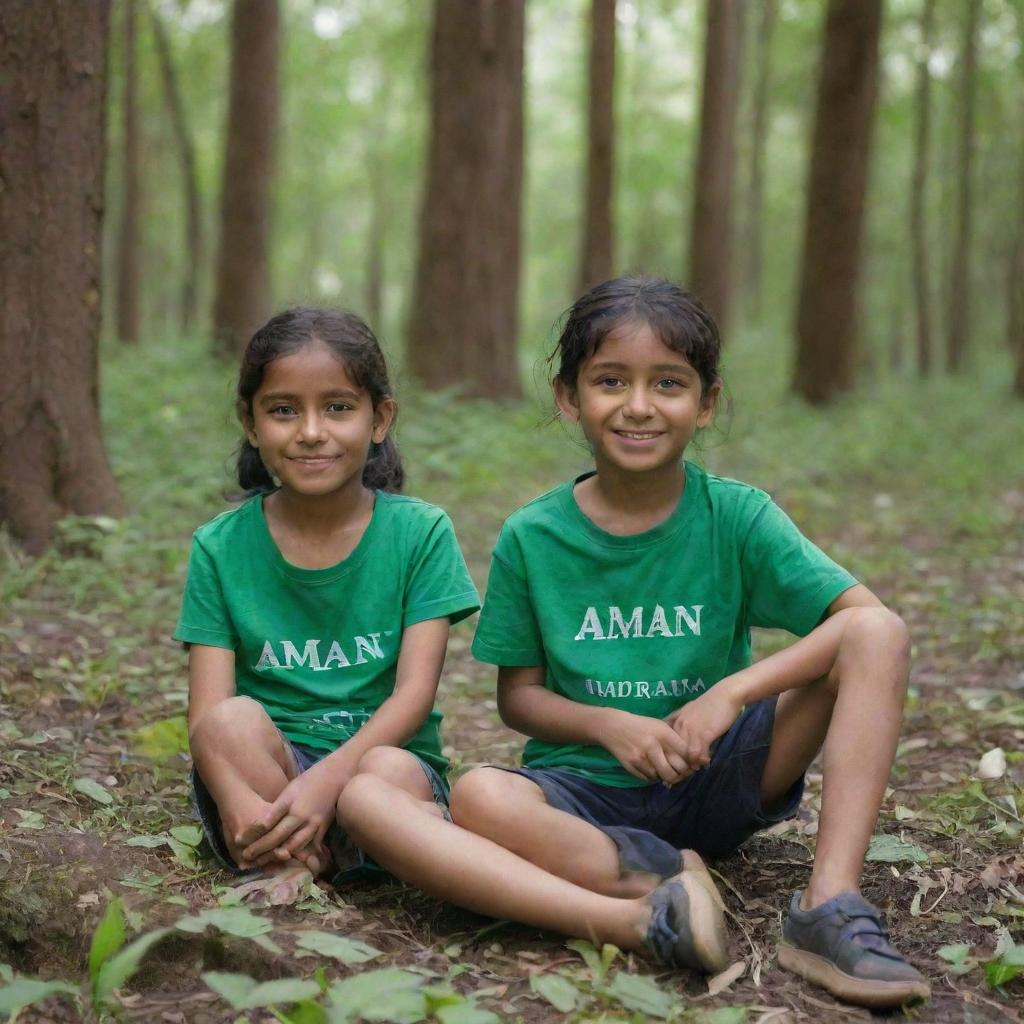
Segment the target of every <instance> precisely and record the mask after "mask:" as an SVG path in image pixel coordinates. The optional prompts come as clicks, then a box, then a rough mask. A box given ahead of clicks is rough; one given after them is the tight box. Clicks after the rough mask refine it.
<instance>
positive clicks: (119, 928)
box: [89, 896, 126, 984]
mask: <svg viewBox="0 0 1024 1024" xmlns="http://www.w3.org/2000/svg"><path fill="white" fill-rule="evenodd" d="M125 937H126V932H125V924H124V907H123V906H122V904H121V900H120V898H119V897H116V896H115V897H114V899H112V900H111V901H110V902H109V903H108V904H107V909H106V910H105V911H104V912H103V917H102V918H100V923H99V924H98V925H96V931H94V932H93V933H92V944H91V945H90V946H89V980H90V981H92V982H93V983H94V984H95V982H96V976H97V975H98V974H99V973H100V968H101V967H102V966H103V965H104V964H105V963H106V962H107V961H108V960H109V959H110V958H111V957H112V956H113V955H114V954H115V953H116V952H117V951H118V950H119V949H120V948H121V947H122V946H123V945H124V940H125Z"/></svg>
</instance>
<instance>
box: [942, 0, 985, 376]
mask: <svg viewBox="0 0 1024 1024" xmlns="http://www.w3.org/2000/svg"><path fill="white" fill-rule="evenodd" d="M980 11H981V0H968V4H967V14H966V17H965V18H964V40H963V53H962V56H961V62H960V64H961V71H960V77H961V85H960V97H961V107H960V140H959V143H960V144H959V153H958V160H957V164H958V166H957V174H958V182H957V229H956V242H955V243H954V247H953V259H952V263H951V265H950V271H949V289H948V295H949V312H948V317H947V319H948V322H949V333H948V335H947V336H946V369H947V370H950V371H953V372H955V371H957V370H959V369H960V368H961V367H962V366H963V362H964V357H965V356H966V354H967V345H968V333H969V329H970V328H969V324H970V301H971V280H970V277H971V205H972V195H971V193H972V182H971V177H972V173H973V164H974V116H975V94H976V91H977V90H976V82H975V79H976V77H977V75H976V66H977V63H978V17H979V14H980Z"/></svg>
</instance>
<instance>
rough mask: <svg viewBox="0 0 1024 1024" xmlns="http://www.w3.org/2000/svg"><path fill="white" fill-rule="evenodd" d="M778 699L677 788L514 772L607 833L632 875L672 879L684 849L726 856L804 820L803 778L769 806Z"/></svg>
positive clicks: (761, 707) (734, 731)
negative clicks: (766, 796) (765, 785)
mask: <svg viewBox="0 0 1024 1024" xmlns="http://www.w3.org/2000/svg"><path fill="white" fill-rule="evenodd" d="M777 700H778V698H777V697H766V698H765V699H764V700H759V701H757V702H756V703H754V704H751V705H749V706H748V707H747V708H746V709H745V710H744V711H743V713H742V714H741V715H740V717H739V718H737V719H736V721H735V722H734V723H733V724H732V726H731V727H730V728H729V731H728V732H726V733H725V735H724V736H722V738H721V739H720V740H719V741H718V743H717V745H716V747H715V749H714V752H713V754H712V756H711V763H710V764H709V765H708V766H707V767H706V768H702V769H701V770H700V771H698V772H695V773H694V774H693V775H691V776H690V777H689V778H688V779H686V780H685V781H684V782H681V783H679V784H678V785H676V786H666V785H665V784H664V783H662V782H658V783H655V784H654V785H649V786H605V785H602V784H600V783H598V782H592V781H591V780H589V779H587V778H584V777H583V776H582V775H578V774H577V773H576V772H572V771H567V770H565V769H561V768H511V769H506V770H507V771H513V772H515V773H516V774H519V775H524V776H525V777H526V778H528V779H530V781H531V782H535V783H536V784H537V785H538V786H540V788H541V790H542V791H543V793H544V799H545V800H546V801H547V802H548V804H550V805H551V806H552V807H556V808H557V809H558V810H560V811H565V812H567V813H568V814H572V815H574V816H575V817H577V818H582V819H583V820H584V821H588V822H590V824H591V825H595V826H596V827H597V828H599V829H601V831H602V832H604V833H606V834H607V835H608V836H609V837H610V838H611V839H612V840H613V841H614V842H615V845H616V846H617V847H618V848H619V862H620V864H621V866H622V869H623V870H624V871H647V872H652V873H654V874H657V875H659V876H660V877H662V878H667V877H668V876H669V875H674V874H676V873H677V872H678V871H679V870H680V860H679V851H680V850H683V849H686V850H696V851H697V852H698V853H699V854H701V856H704V857H709V858H717V857H725V856H728V855H729V854H730V853H732V852H733V851H734V850H735V849H736V848H737V847H738V846H739V845H740V844H741V843H743V842H744V841H745V840H747V839H749V838H750V836H752V835H753V834H754V833H755V832H758V831H760V830H761V829H764V828H769V827H770V826H772V825H774V824H776V823H778V822H780V821H784V820H785V819H786V818H791V817H792V816H793V815H794V814H796V811H797V808H798V807H799V806H800V799H801V797H802V796H803V791H804V780H803V779H802V778H800V779H798V780H797V781H796V782H794V783H793V786H792V787H791V789H790V790H789V792H788V793H787V794H786V795H785V797H783V799H782V800H781V801H780V802H779V804H778V806H777V807H773V808H772V809H771V811H770V812H769V811H766V810H765V809H764V808H763V807H762V806H761V776H762V775H763V774H764V766H765V763H766V762H767V760H768V750H769V748H770V746H771V740H772V726H773V725H774V723H775V704H776V702H777Z"/></svg>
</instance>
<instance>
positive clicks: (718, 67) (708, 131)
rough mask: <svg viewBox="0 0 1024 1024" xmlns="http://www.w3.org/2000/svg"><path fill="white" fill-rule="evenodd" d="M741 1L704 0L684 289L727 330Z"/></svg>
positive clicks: (741, 38)
mask: <svg viewBox="0 0 1024 1024" xmlns="http://www.w3.org/2000/svg"><path fill="white" fill-rule="evenodd" d="M743 6H744V0H707V8H706V11H707V31H706V36H705V43H704V88H703V93H702V98H701V115H700V142H699V144H698V148H697V171H696V176H695V181H694V186H693V219H692V222H691V232H690V276H689V285H690V288H691V289H692V290H693V291H694V292H695V293H696V294H697V295H698V296H699V297H700V298H701V300H702V301H703V302H704V304H705V305H706V306H707V307H708V309H709V310H710V311H711V313H712V315H713V316H714V317H715V319H716V320H717V321H718V326H719V329H720V331H721V333H722V336H723V337H725V336H726V334H727V331H728V325H729V316H730V312H731V307H732V291H733V269H732V230H733V210H732V207H733V180H734V178H735V174H736V141H735V135H736V109H737V106H738V99H739V86H740V55H741V50H742V42H743Z"/></svg>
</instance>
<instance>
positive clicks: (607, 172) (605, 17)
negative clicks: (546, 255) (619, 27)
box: [579, 0, 615, 291]
mask: <svg viewBox="0 0 1024 1024" xmlns="http://www.w3.org/2000/svg"><path fill="white" fill-rule="evenodd" d="M588 83H589V92H588V97H589V99H588V105H587V111H588V116H587V174H586V208H585V210H584V220H583V252H582V256H581V259H580V282H579V283H580V291H586V289H587V288H589V287H590V286H591V285H595V284H599V283H600V282H601V281H606V280H607V279H608V278H610V277H611V276H612V275H613V273H614V270H613V266H614V242H613V236H612V187H613V176H614V168H615V0H590V70H589V74H588Z"/></svg>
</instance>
